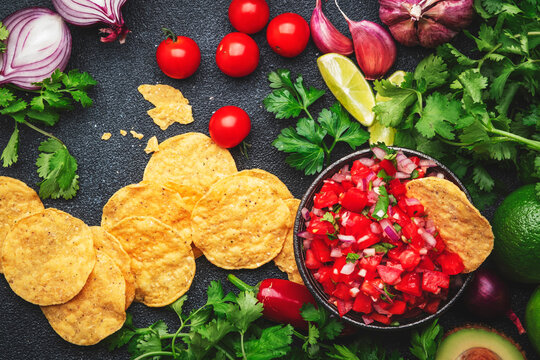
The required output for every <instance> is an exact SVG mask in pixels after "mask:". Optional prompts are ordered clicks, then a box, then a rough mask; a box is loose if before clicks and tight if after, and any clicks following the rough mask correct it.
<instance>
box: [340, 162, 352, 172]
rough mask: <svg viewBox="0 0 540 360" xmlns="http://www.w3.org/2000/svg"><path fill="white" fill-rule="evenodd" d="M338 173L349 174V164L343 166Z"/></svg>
mask: <svg viewBox="0 0 540 360" xmlns="http://www.w3.org/2000/svg"><path fill="white" fill-rule="evenodd" d="M339 171H340V172H342V173H344V174H346V173H349V174H350V171H349V164H347V165H344V166H343V167H342V168H341V170H339Z"/></svg>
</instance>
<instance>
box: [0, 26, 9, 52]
mask: <svg viewBox="0 0 540 360" xmlns="http://www.w3.org/2000/svg"><path fill="white" fill-rule="evenodd" d="M8 36H9V31H8V29H7V28H6V27H5V26H4V24H2V22H1V21H0V54H1V53H3V52H4V51H6V44H5V43H4V41H5V40H7V38H8Z"/></svg>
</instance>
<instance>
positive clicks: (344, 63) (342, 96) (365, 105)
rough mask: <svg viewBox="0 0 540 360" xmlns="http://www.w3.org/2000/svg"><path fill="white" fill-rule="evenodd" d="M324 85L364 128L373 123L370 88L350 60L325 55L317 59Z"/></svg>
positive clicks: (332, 54)
mask: <svg viewBox="0 0 540 360" xmlns="http://www.w3.org/2000/svg"><path fill="white" fill-rule="evenodd" d="M317 65H318V66H319V71H320V72H321V75H322V77H323V79H324V81H325V82H326V85H327V86H328V88H329V89H330V91H331V92H332V94H334V96H335V97H336V99H337V100H338V101H339V102H340V103H341V105H343V107H344V108H345V109H347V111H348V112H349V113H350V114H351V115H352V116H353V117H354V118H355V119H356V120H358V122H359V123H360V124H362V125H364V126H370V125H371V124H372V123H373V119H374V117H375V115H374V114H373V111H372V108H373V106H375V97H374V96H373V91H372V90H371V86H370V85H369V83H368V82H367V81H366V79H365V78H364V75H362V73H361V72H360V70H359V69H358V68H357V67H356V65H355V64H354V63H353V62H352V60H351V59H349V58H348V57H345V56H343V55H339V54H334V53H330V54H325V55H323V56H321V57H319V58H318V59H317Z"/></svg>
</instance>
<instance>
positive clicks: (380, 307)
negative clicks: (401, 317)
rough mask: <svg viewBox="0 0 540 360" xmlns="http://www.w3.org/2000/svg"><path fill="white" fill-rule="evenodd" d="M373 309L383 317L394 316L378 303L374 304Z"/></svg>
mask: <svg viewBox="0 0 540 360" xmlns="http://www.w3.org/2000/svg"><path fill="white" fill-rule="evenodd" d="M373 308H374V309H375V311H376V312H378V313H379V314H381V315H385V316H388V315H392V313H391V312H389V311H388V310H385V309H383V308H382V306H381V305H379V304H377V303H375V304H373Z"/></svg>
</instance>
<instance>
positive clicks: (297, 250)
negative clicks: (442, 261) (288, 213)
mask: <svg viewBox="0 0 540 360" xmlns="http://www.w3.org/2000/svg"><path fill="white" fill-rule="evenodd" d="M388 148H389V149H392V150H396V151H402V152H403V153H404V154H405V155H406V156H418V157H420V158H422V159H425V160H432V161H434V162H435V163H436V164H437V168H440V169H441V170H442V172H444V173H445V176H446V175H449V177H447V179H448V180H450V181H452V182H453V183H454V184H456V185H457V186H458V187H459V188H460V189H461V190H462V191H463V192H464V193H465V195H466V196H467V199H468V200H469V201H471V202H472V199H471V196H470V194H469V192H468V191H467V189H466V188H465V186H464V185H463V184H462V183H461V181H460V180H459V179H458V177H457V176H456V175H455V174H454V173H453V172H452V171H450V169H448V168H447V167H446V166H445V165H444V164H442V163H441V162H440V161H438V160H437V159H434V158H433V157H431V156H429V155H427V154H424V153H422V152H420V151H417V150H412V149H407V148H403V147H398V146H388ZM370 153H372V150H371V148H364V149H361V150H358V151H355V152H353V153H351V154H349V155H346V156H344V157H342V158H340V159H338V160H336V161H335V162H333V163H332V164H331V165H329V166H328V167H326V169H324V170H323V171H322V172H321V173H320V174H319V176H317V178H316V179H315V180H314V181H313V182H312V183H311V185H310V186H309V188H308V189H307V191H306V192H305V194H304V196H302V200H301V201H300V205H299V206H298V211H297V212H296V218H295V222H294V234H293V235H294V237H293V247H294V257H295V260H296V265H297V267H298V271H299V272H300V276H301V277H302V280H303V281H304V284H305V285H306V287H307V288H308V289H309V291H310V292H311V294H312V295H313V296H314V297H315V299H316V300H317V302H318V303H319V304H322V305H323V306H324V307H325V308H326V309H327V310H328V311H330V313H332V314H333V315H335V316H337V317H338V318H341V319H342V320H344V321H345V322H346V323H348V324H351V325H354V326H356V327H359V328H363V329H371V330H378V331H398V330H405V329H411V328H415V327H418V326H420V325H423V324H425V323H427V322H429V321H430V320H433V319H435V318H437V317H439V316H441V315H442V314H443V313H445V312H446V311H448V309H449V308H450V307H451V306H452V305H454V303H455V302H456V301H457V300H458V299H459V298H460V297H461V295H462V294H463V292H464V291H465V288H466V287H467V285H468V284H469V282H470V281H471V278H472V273H468V274H463V277H464V279H463V284H462V285H461V287H460V288H459V289H458V290H457V292H456V293H455V294H454V295H453V296H452V297H451V298H449V299H448V301H447V302H446V304H444V305H443V306H442V307H441V308H439V309H438V310H437V312H435V313H434V314H429V315H427V314H426V315H427V316H425V317H420V318H418V319H417V320H414V321H412V322H407V323H405V324H400V325H397V326H390V325H388V326H385V325H373V324H365V323H364V322H362V321H358V320H356V319H353V318H351V316H350V315H349V314H345V315H344V316H343V317H340V316H339V313H338V311H337V308H336V307H335V306H334V305H332V304H330V303H329V302H328V300H327V298H326V296H327V295H326V293H324V290H322V288H321V287H320V285H319V284H318V283H317V282H316V280H315V279H314V278H313V276H312V275H311V273H310V271H309V270H308V269H307V268H306V266H305V262H304V254H303V249H302V247H303V241H302V240H301V239H300V238H299V237H298V235H297V234H298V232H299V229H300V226H301V225H303V222H304V219H303V217H302V212H301V211H302V209H303V208H304V207H305V205H306V203H307V202H309V201H310V200H311V199H312V198H313V196H314V195H315V192H317V191H318V190H319V189H320V187H322V182H323V181H324V180H326V179H328V178H330V177H331V176H332V175H333V174H334V173H336V172H337V171H338V170H339V169H341V168H342V167H343V166H344V165H346V164H350V163H352V162H353V161H354V160H357V159H359V158H361V157H363V156H365V155H366V154H370Z"/></svg>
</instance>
